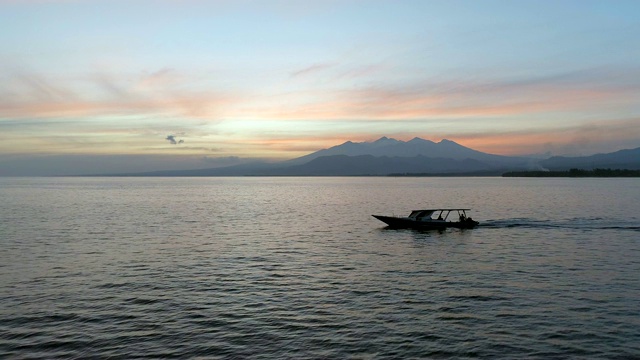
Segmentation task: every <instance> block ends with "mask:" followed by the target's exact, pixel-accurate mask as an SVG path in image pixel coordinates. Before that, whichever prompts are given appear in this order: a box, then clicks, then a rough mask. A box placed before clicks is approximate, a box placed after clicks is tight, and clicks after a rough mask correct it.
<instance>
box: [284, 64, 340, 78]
mask: <svg viewBox="0 0 640 360" xmlns="http://www.w3.org/2000/svg"><path fill="white" fill-rule="evenodd" d="M334 66H336V64H334V63H320V64H315V65H311V66H308V67H306V68H303V69H300V70H296V71H294V72H293V73H291V77H299V76H306V75H310V74H313V73H317V72H320V71H323V70H326V69H330V68H332V67H334Z"/></svg>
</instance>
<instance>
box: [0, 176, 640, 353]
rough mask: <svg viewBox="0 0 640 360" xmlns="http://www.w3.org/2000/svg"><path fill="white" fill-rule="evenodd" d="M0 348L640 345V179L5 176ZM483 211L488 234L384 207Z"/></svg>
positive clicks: (0, 183)
mask: <svg viewBox="0 0 640 360" xmlns="http://www.w3.org/2000/svg"><path fill="white" fill-rule="evenodd" d="M0 198H1V199H2V205H1V206H0V221H1V222H0V245H1V246H2V251H1V252H0V357H3V358H86V357H109V356H112V357H118V358H136V357H151V358H160V357H163V358H164V357H204V358H209V357H211V358H337V359H341V358H352V357H353V358H446V357H454V358H522V357H529V358H543V359H549V358H604V359H614V358H621V359H622V358H625V359H626V358H631V357H636V358H639V357H640V181H639V180H638V179H517V178H3V179H0ZM459 206H463V207H470V208H472V209H473V212H472V213H471V214H470V215H471V216H472V217H473V218H474V219H476V220H479V221H480V222H481V226H480V227H479V228H476V229H472V230H456V229H452V230H447V231H440V232H439V231H422V232H420V231H413V230H389V229H385V228H384V224H383V223H381V222H379V221H377V220H376V219H374V218H373V217H371V214H395V215H401V214H407V213H408V212H409V211H410V210H412V209H419V208H429V207H459Z"/></svg>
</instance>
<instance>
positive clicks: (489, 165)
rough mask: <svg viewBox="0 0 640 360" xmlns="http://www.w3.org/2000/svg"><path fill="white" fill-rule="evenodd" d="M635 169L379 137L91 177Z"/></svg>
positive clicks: (607, 158) (638, 164)
mask: <svg viewBox="0 0 640 360" xmlns="http://www.w3.org/2000/svg"><path fill="white" fill-rule="evenodd" d="M612 165H613V166H617V165H620V166H623V165H624V167H618V168H629V169H640V148H637V149H625V150H620V151H617V152H614V153H608V154H596V155H592V156H588V157H558V156H555V157H551V158H549V159H545V160H540V159H534V158H527V157H511V156H505V155H495V154H488V153H484V152H481V151H478V150H474V149H471V148H468V147H465V146H463V145H460V144H458V143H456V142H455V141H451V140H447V139H442V140H440V141H439V142H437V143H436V142H433V141H430V140H425V139H421V138H419V137H414V138H413V139H411V140H409V141H401V140H396V139H393V138H388V137H386V136H383V137H381V138H379V139H377V140H375V141H372V142H352V141H346V142H344V143H342V144H340V145H336V146H332V147H330V148H327V149H322V150H318V151H316V152H313V153H311V154H308V155H304V156H301V157H299V158H296V159H291V160H286V161H282V162H277V163H268V162H254V163H250V164H242V165H235V166H228V167H219V168H208V169H194V170H171V171H153V172H145V173H134V174H105V175H96V176H358V175H361V176H365V175H369V176H384V175H389V174H446V175H455V174H467V175H468V174H474V173H478V174H494V173H496V174H497V173H498V172H499V171H522V170H549V169H551V170H568V169H570V168H576V167H583V168H588V169H591V168H595V167H600V168H611V167H612Z"/></svg>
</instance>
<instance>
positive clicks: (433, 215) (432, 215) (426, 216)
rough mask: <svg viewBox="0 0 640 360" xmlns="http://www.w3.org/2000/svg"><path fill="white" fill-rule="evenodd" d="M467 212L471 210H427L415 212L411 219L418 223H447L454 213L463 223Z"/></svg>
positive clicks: (410, 216)
mask: <svg viewBox="0 0 640 360" xmlns="http://www.w3.org/2000/svg"><path fill="white" fill-rule="evenodd" d="M466 210H470V209H426V210H413V211H411V214H409V219H413V220H416V221H430V220H436V221H438V220H439V221H447V218H448V217H449V215H450V214H451V212H452V211H455V212H457V213H458V218H459V219H460V220H461V221H463V220H464V219H466V218H467V213H466Z"/></svg>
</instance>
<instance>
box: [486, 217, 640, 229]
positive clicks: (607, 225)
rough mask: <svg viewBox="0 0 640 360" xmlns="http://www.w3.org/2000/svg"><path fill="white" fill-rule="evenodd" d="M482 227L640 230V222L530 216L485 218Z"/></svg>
mask: <svg viewBox="0 0 640 360" xmlns="http://www.w3.org/2000/svg"><path fill="white" fill-rule="evenodd" d="M480 227H482V228H536V229H544V228H548V229H557V228H560V229H576V230H629V231H640V224H638V222H634V221H630V220H620V219H611V218H608V219H607V218H600V217H596V218H571V219H561V220H538V219H530V218H514V219H497V220H484V221H481V222H480Z"/></svg>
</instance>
